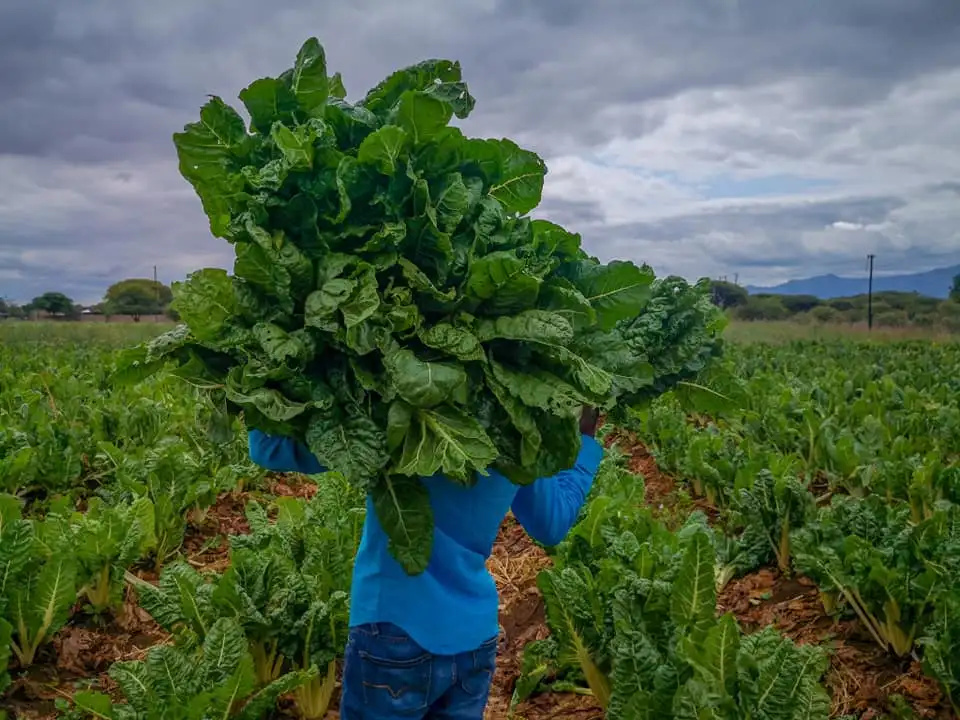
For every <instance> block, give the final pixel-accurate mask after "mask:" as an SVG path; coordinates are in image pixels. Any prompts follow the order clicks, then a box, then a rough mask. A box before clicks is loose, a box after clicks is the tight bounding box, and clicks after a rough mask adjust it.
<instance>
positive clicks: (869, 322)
mask: <svg viewBox="0 0 960 720" xmlns="http://www.w3.org/2000/svg"><path fill="white" fill-rule="evenodd" d="M874 257H875V255H874V254H873V253H870V254H869V255H867V263H868V264H869V266H870V279H869V280H868V281H867V329H868V330H873V258H874Z"/></svg>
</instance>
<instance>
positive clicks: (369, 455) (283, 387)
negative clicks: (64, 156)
mask: <svg viewBox="0 0 960 720" xmlns="http://www.w3.org/2000/svg"><path fill="white" fill-rule="evenodd" d="M345 97H346V91H345V89H344V86H343V83H342V81H341V79H340V76H339V74H335V75H333V76H329V75H328V73H327V66H326V59H325V55H324V51H323V48H322V46H321V45H320V44H319V42H318V41H317V40H316V39H313V38H311V39H310V40H308V41H307V42H306V43H305V44H304V45H303V47H302V48H301V50H300V52H299V54H298V55H297V59H296V63H295V65H294V67H293V68H292V69H290V70H288V71H286V72H284V73H283V74H282V75H280V77H277V78H263V79H260V80H257V81H256V82H254V83H253V84H251V85H250V86H249V87H248V88H246V89H245V90H243V91H242V92H241V93H240V99H241V100H242V102H243V104H244V106H245V107H246V110H247V113H248V114H249V117H250V124H249V128H248V127H247V125H246V123H245V122H244V119H243V118H242V117H241V116H240V115H239V114H238V113H237V112H236V111H235V110H234V109H232V108H231V107H229V106H228V105H227V104H225V103H224V102H223V101H222V100H221V99H220V98H218V97H213V98H211V99H210V101H209V102H208V103H207V104H206V105H205V106H204V107H203V109H202V110H201V113H200V120H199V122H196V123H192V124H190V125H187V126H186V127H185V128H184V131H183V132H182V133H177V134H176V135H175V136H174V141H175V144H176V147H177V151H178V154H179V159H180V171H181V173H182V174H183V175H184V177H185V178H186V179H187V180H188V181H189V182H190V183H191V184H192V185H193V187H194V189H195V190H196V192H197V194H198V195H199V196H200V199H201V201H202V203H203V207H204V210H205V212H206V214H207V216H208V217H209V220H210V228H211V231H212V232H213V234H214V235H215V236H217V237H221V238H224V239H226V240H227V241H228V242H230V243H231V244H232V245H233V247H234V250H235V253H236V261H235V264H234V268H233V274H232V275H231V274H228V273H227V272H225V271H224V270H219V269H204V270H200V271H198V272H196V273H193V274H192V275H191V276H190V277H189V279H188V280H187V281H186V282H184V283H181V284H178V285H177V286H176V287H175V293H174V294H175V301H174V308H175V310H176V311H177V312H178V313H179V315H180V317H181V319H182V321H183V325H182V326H180V327H178V328H177V329H175V330H173V331H171V332H169V333H167V334H166V335H164V336H162V337H160V338H159V339H157V340H154V341H153V342H150V343H148V344H146V345H143V346H141V347H139V348H135V349H133V350H130V351H127V352H126V353H125V354H124V356H123V357H122V358H121V360H120V365H119V376H118V377H121V378H127V379H130V378H133V379H137V378H141V377H144V376H147V375H150V374H152V373H154V372H156V371H157V370H159V369H160V368H162V367H164V366H167V365H169V364H171V361H172V364H173V365H175V366H176V367H175V369H174V372H175V373H176V374H178V375H179V376H181V377H183V378H184V379H185V380H187V381H188V382H190V383H192V384H193V385H195V386H197V387H200V388H202V389H204V391H205V392H207V393H209V395H210V397H211V398H212V399H213V400H214V401H215V403H216V405H217V407H219V408H221V409H222V410H223V411H225V412H226V413H233V414H239V413H242V415H243V417H244V420H245V422H246V424H247V426H248V427H251V428H258V429H261V430H263V431H265V432H268V433H273V434H279V435H283V436H288V437H293V438H296V439H298V440H300V441H302V442H303V443H305V444H306V446H307V447H309V449H310V450H311V451H312V452H313V453H314V454H315V455H316V456H317V458H318V459H319V460H320V462H321V463H322V464H323V465H324V466H326V467H328V468H331V469H333V470H336V471H339V472H341V473H343V474H344V475H345V476H346V477H347V478H349V479H350V480H351V481H352V482H353V483H355V484H357V485H358V486H359V487H361V488H363V489H364V490H366V491H369V492H370V493H371V494H372V497H373V500H374V507H375V509H376V512H377V515H378V517H379V519H380V521H381V523H382V525H383V526H384V528H385V530H386V532H387V533H388V534H389V536H390V539H391V551H392V552H393V554H394V556H395V557H396V558H397V560H398V561H399V562H400V563H401V564H402V565H403V566H404V568H405V569H406V570H407V571H408V572H411V573H416V572H420V571H422V570H423V569H424V568H425V567H426V564H427V562H428V560H429V556H430V549H431V542H432V535H433V518H432V516H431V510H430V504H429V502H428V498H427V494H426V490H425V488H424V486H423V485H422V484H421V483H420V481H419V479H418V478H419V477H425V476H432V475H434V474H437V473H442V474H443V475H444V476H445V477H446V478H448V479H449V480H450V481H451V482H457V483H462V484H470V483H473V482H476V481H477V478H478V475H480V476H482V475H483V474H484V473H485V472H486V471H487V470H488V469H489V468H495V469H497V470H498V471H500V472H502V473H504V474H505V475H506V476H507V477H508V478H510V479H511V480H512V481H514V482H517V483H529V482H532V481H533V480H534V479H536V478H538V477H544V476H549V475H552V474H554V473H556V472H558V471H560V470H561V469H563V468H566V467H569V466H571V465H572V464H573V462H574V460H575V458H576V456H577V453H578V450H579V445H580V436H579V431H578V422H577V420H578V416H579V414H580V410H581V408H582V406H584V405H593V406H598V407H601V408H604V409H608V410H609V409H613V408H615V407H620V408H624V407H629V406H631V405H633V404H639V403H643V402H646V401H648V400H649V399H650V398H651V397H653V396H655V395H657V394H660V393H662V392H664V391H666V390H669V389H670V388H671V387H674V386H675V385H676V384H677V383H679V382H682V381H685V380H690V379H692V378H694V377H695V376H696V375H697V374H698V373H699V372H700V370H702V369H703V367H704V366H705V364H706V363H707V362H708V361H709V359H710V358H711V357H712V356H714V355H715V354H716V353H717V351H718V350H719V348H720V340H719V334H720V331H721V329H722V325H723V319H722V316H721V315H720V313H719V312H718V311H717V310H716V309H715V308H714V306H713V305H712V303H711V302H710V297H709V293H708V287H707V285H706V283H700V284H697V285H690V284H688V283H686V282H685V281H683V280H681V279H678V278H666V279H664V280H659V281H658V280H656V278H655V277H654V274H653V272H652V271H651V270H650V268H649V267H646V266H643V267H639V266H637V265H635V264H633V263H631V262H624V261H614V262H611V263H608V264H602V263H600V262H599V261H597V260H596V259H594V258H592V257H589V256H588V255H587V254H586V253H585V252H584V251H583V250H582V249H581V247H580V237H579V236H578V235H576V234H574V233H571V232H568V231H566V230H565V229H563V228H562V227H560V226H558V225H556V224H554V223H551V222H548V221H546V220H542V219H531V218H530V217H528V215H527V214H528V213H530V212H531V211H532V210H533V209H534V208H536V206H537V205H538V203H539V202H540V196H541V192H542V189H543V182H544V176H545V174H546V167H545V165H544V163H543V161H542V160H541V159H540V158H539V157H538V156H537V155H536V154H535V153H533V152H530V151H528V150H524V149H522V148H520V147H518V146H517V145H516V144H515V143H513V142H511V141H510V140H481V139H473V138H468V137H465V136H464V134H463V133H462V132H461V131H460V130H459V129H457V128H455V127H452V126H450V125H449V123H450V121H451V119H452V118H453V116H457V117H458V118H464V117H466V116H467V115H468V114H469V113H470V111H471V110H472V109H473V107H474V99H473V97H472V96H471V95H470V93H469V91H468V89H467V86H466V85H465V84H464V83H463V82H462V80H461V73H460V66H459V64H458V63H455V62H450V61H447V60H428V61H425V62H422V63H420V64H418V65H415V66H412V67H409V68H405V69H402V70H399V71H397V72H395V73H393V74H392V75H390V76H389V77H388V78H387V79H386V80H384V81H383V82H381V83H380V84H379V85H377V86H376V87H375V88H373V89H372V90H370V92H368V93H367V94H366V96H365V97H364V98H363V99H362V100H360V101H359V102H357V103H355V104H350V103H348V102H346V100H345ZM480 481H482V479H481V480H480Z"/></svg>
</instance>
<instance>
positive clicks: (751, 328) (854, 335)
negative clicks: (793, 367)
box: [726, 320, 960, 345]
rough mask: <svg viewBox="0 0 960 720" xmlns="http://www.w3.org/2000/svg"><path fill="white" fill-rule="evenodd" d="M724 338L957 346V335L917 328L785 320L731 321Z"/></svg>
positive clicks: (782, 341)
mask: <svg viewBox="0 0 960 720" xmlns="http://www.w3.org/2000/svg"><path fill="white" fill-rule="evenodd" d="M726 337H727V338H728V339H729V340H730V341H732V342H735V343H742V344H746V345H749V344H753V343H772V344H780V343H789V342H794V341H797V340H854V341H860V342H898V341H903V340H930V341H934V342H944V343H960V335H956V334H949V333H945V332H943V331H937V330H932V329H926V328H918V327H904V328H877V327H875V328H874V329H873V330H868V329H867V326H866V324H857V325H838V324H830V325H825V324H805V323H798V322H791V321H789V320H786V321H779V322H773V321H756V322H744V321H738V320H734V321H732V322H731V323H730V325H729V326H728V327H727V330H726Z"/></svg>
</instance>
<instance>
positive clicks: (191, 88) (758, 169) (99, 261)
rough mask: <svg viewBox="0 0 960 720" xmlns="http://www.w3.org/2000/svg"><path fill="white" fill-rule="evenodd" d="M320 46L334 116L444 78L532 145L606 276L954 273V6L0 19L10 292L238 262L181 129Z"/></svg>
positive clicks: (617, 7) (5, 275)
mask: <svg viewBox="0 0 960 720" xmlns="http://www.w3.org/2000/svg"><path fill="white" fill-rule="evenodd" d="M309 35H316V36H317V37H318V38H319V39H320V41H321V42H322V43H323V44H324V45H325V47H326V50H327V58H328V63H329V65H330V67H331V69H338V70H340V71H342V73H343V76H344V79H345V82H346V86H347V90H348V92H349V99H357V98H359V97H361V96H362V94H363V93H364V92H365V91H366V90H367V88H369V87H370V86H371V85H373V84H375V83H376V82H378V81H379V80H380V79H381V78H382V77H384V76H385V75H387V74H389V72H391V71H392V70H394V69H396V68H398V67H400V66H403V65H408V64H411V63H413V62H416V61H419V60H421V59H424V58H427V57H446V58H451V59H459V60H460V61H461V62H462V64H463V67H464V72H465V75H466V79H467V81H468V82H469V83H470V86H471V90H472V91H473V93H474V95H476V97H477V100H478V103H477V109H476V111H475V113H474V115H473V116H471V118H470V119H469V120H467V121H466V122H465V123H464V126H465V129H466V130H467V131H468V132H470V133H471V134H474V135H482V136H492V137H503V136H506V137H511V138H513V139H515V140H516V141H518V142H519V143H521V144H523V145H525V146H527V147H530V148H532V149H534V150H536V151H538V152H539V153H540V154H541V155H542V156H543V157H544V158H545V159H546V161H547V164H548V167H549V175H548V177H547V184H546V188H545V192H544V202H543V204H542V206H541V209H540V210H539V212H540V213H541V214H543V215H545V216H549V217H551V218H553V219H555V220H557V221H559V222H562V223H564V224H566V225H568V226H570V227H571V228H572V229H575V230H577V231H579V232H581V233H582V234H583V236H584V239H585V243H586V245H587V247H588V249H589V250H590V251H592V252H593V253H594V254H596V255H598V256H600V257H601V258H602V259H611V258H614V257H621V258H630V259H633V260H637V261H645V262H649V263H650V264H651V265H653V266H654V268H655V269H657V271H658V272H663V273H677V274H681V275H685V276H688V277H691V278H693V277H698V276H702V275H709V276H713V277H718V276H722V275H726V276H728V277H729V278H730V279H733V277H734V276H738V277H739V280H740V282H742V283H754V284H766V283H775V282H779V281H783V280H786V279H788V278H793V277H805V276H809V275H814V274H821V273H826V272H835V273H837V274H841V275H844V274H847V275H857V274H862V273H863V270H864V262H865V260H864V258H865V255H866V254H867V253H868V252H873V253H876V255H877V268H878V270H880V271H881V272H891V271H913V270H916V271H920V270H927V269H930V268H933V267H938V266H945V265H950V264H954V263H958V262H960V2H958V0H802V1H801V0H670V2H659V1H658V2H653V1H652V0H590V2H584V1H583V0H403V2H396V1H394V0H352V1H351V2H347V1H344V0H311V1H310V2H308V1H306V0H273V1H272V2H262V0H229V1H227V0H204V1H203V2H197V1H196V0H164V4H161V3H159V2H156V0H0V97H2V100H0V296H6V297H7V298H11V299H16V300H28V299H30V298H31V297H33V296H35V295H37V294H39V293H41V292H44V291H47V290H61V291H64V292H67V293H68V294H70V295H71V296H72V297H74V298H75V299H76V300H78V301H85V302H89V301H95V300H97V299H99V298H100V297H101V296H102V294H103V290H104V289H105V287H106V286H107V285H108V284H109V283H110V282H112V281H114V280H118V279H122V278H124V277H131V276H149V275H150V274H151V273H152V271H153V266H154V265H157V266H159V273H160V277H161V279H163V280H165V281H171V280H177V279H181V278H182V277H184V275H185V274H186V273H188V272H189V271H191V270H193V269H195V268H198V267H202V266H210V265H221V266H227V265H228V263H229V262H230V258H231V253H230V248H229V246H227V245H226V243H225V242H224V241H222V240H218V239H215V238H213V237H211V236H210V235H209V231H208V227H207V224H206V221H205V218H204V217H203V215H202V212H201V210H200V203H199V201H198V200H197V199H196V197H195V196H194V194H193V192H192V190H191V188H190V187H189V186H188V185H187V183H186V182H185V181H184V180H183V179H182V178H181V177H180V176H179V174H178V173H177V169H176V156H175V152H174V147H173V144H172V141H171V134H172V133H173V132H174V131H176V130H179V129H180V128H181V127H182V126H183V125H184V123H187V122H191V121H193V120H194V119H196V117H197V113H198V109H199V106H200V105H201V104H202V103H203V102H204V100H205V97H206V95H207V94H218V95H221V96H223V97H224V98H226V99H229V100H231V101H235V98H236V95H237V93H238V92H239V91H240V90H241V89H242V88H243V87H244V86H246V85H247V84H249V83H250V82H251V81H252V80H254V79H256V78H258V77H262V76H264V75H276V74H278V73H279V72H281V71H282V70H284V69H285V68H287V67H289V66H290V65H291V64H292V61H293V56H294V55H295V53H296V51H297V49H298V47H299V46H300V44H301V42H302V41H303V40H304V39H306V37H307V36H309ZM235 104H236V105H237V106H239V105H240V103H239V101H235Z"/></svg>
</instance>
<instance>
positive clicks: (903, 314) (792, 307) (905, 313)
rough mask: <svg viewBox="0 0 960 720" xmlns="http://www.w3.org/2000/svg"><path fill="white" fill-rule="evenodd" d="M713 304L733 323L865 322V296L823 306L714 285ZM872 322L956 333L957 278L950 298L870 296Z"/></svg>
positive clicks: (812, 299)
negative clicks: (736, 321) (938, 329)
mask: <svg viewBox="0 0 960 720" xmlns="http://www.w3.org/2000/svg"><path fill="white" fill-rule="evenodd" d="M712 287H713V301H714V303H715V304H717V305H719V306H720V307H722V308H724V309H725V310H727V311H728V312H729V314H730V315H731V316H732V317H734V318H736V319H738V320H748V321H749V320H793V321H798V322H817V323H849V324H858V323H865V322H866V321H867V313H868V305H869V299H868V296H867V294H866V293H863V294H861V295H854V296H851V297H842V298H831V299H829V300H824V299H821V298H818V297H816V296H815V295H776V294H772V293H758V294H755V295H751V294H750V293H749V292H747V289H746V288H744V287H741V286H740V285H737V284H735V283H731V282H726V281H723V280H716V281H714V282H713V284H712ZM873 319H874V323H875V324H876V325H878V326H880V327H906V326H920V327H936V328H942V329H944V330H948V331H950V332H960V275H957V276H956V277H954V278H953V284H952V286H951V288H950V294H949V298H948V299H947V300H940V299H938V298H934V297H929V296H926V295H921V294H919V293H910V292H876V293H874V294H873Z"/></svg>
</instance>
